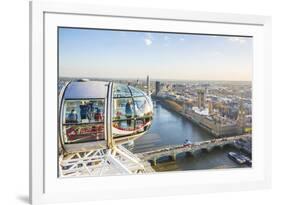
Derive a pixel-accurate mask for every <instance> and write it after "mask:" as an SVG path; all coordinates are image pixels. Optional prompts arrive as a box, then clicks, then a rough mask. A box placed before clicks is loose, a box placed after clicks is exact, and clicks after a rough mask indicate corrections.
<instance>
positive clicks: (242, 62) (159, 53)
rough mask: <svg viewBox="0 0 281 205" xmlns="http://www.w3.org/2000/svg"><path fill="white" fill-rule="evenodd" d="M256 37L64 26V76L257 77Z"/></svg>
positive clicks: (61, 45) (61, 37) (61, 53)
mask: <svg viewBox="0 0 281 205" xmlns="http://www.w3.org/2000/svg"><path fill="white" fill-rule="evenodd" d="M252 52H253V48H252V38H249V37H227V36H210V35H191V34H174V33H172V34H169V33H152V32H128V31H112V30H95V29H70V28H60V29H59V72H60V76H61V77H96V78H139V79H142V78H145V77H146V76H147V75H149V76H150V78H151V79H178V80H241V81H242V80H243V81H245V80H247V81H248V80H251V78H252V73H251V72H252V66H253V65H252V60H253V57H252Z"/></svg>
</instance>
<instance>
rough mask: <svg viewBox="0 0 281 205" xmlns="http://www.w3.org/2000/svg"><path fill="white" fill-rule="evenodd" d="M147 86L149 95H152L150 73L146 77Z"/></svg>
mask: <svg viewBox="0 0 281 205" xmlns="http://www.w3.org/2000/svg"><path fill="white" fill-rule="evenodd" d="M146 87H147V95H150V81H149V75H148V76H147V78H146Z"/></svg>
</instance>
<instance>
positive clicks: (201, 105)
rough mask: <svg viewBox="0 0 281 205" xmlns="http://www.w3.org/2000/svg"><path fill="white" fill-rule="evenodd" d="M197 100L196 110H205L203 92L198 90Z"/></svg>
mask: <svg viewBox="0 0 281 205" xmlns="http://www.w3.org/2000/svg"><path fill="white" fill-rule="evenodd" d="M197 95H198V99H197V103H198V108H205V92H204V90H198V91H197Z"/></svg>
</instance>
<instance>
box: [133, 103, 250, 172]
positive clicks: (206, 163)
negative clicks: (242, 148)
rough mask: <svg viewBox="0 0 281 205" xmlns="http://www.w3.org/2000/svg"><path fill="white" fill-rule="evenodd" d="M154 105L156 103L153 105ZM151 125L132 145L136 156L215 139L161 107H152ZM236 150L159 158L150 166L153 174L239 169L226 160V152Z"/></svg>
mask: <svg viewBox="0 0 281 205" xmlns="http://www.w3.org/2000/svg"><path fill="white" fill-rule="evenodd" d="M154 103H155V102H154ZM153 117H154V119H153V124H152V126H151V128H150V130H149V131H148V133H147V134H145V135H144V136H142V137H140V138H139V139H137V140H136V141H135V142H134V145H133V147H132V148H131V150H132V152H134V153H139V152H145V151H150V150H155V149H157V148H160V147H163V146H168V145H178V144H183V143H184V141H185V139H188V140H190V141H191V142H200V141H205V140H209V139H213V138H214V137H213V136H212V135H211V134H209V133H208V132H206V131H205V130H202V128H200V127H198V126H197V125H195V124H193V123H192V122H190V121H189V120H187V119H185V118H184V117H182V116H181V115H179V114H177V113H175V112H173V111H171V110H168V109H167V108H165V107H164V106H163V105H162V104H160V103H157V104H156V105H155V106H154V116H153ZM231 151H235V152H238V150H237V149H235V148H233V147H229V146H227V147H224V148H215V149H213V150H211V151H209V152H201V151H200V152H197V153H195V154H194V155H188V156H186V155H185V154H181V155H178V157H177V160H176V161H171V160H169V159H168V158H163V159H159V160H158V161H157V165H156V166H153V168H154V169H155V170H156V171H175V170H177V171H183V170H201V169H219V168H238V167H244V166H245V165H242V166H241V165H238V164H236V163H235V162H233V161H232V160H231V159H229V158H228V156H227V153H228V152H231Z"/></svg>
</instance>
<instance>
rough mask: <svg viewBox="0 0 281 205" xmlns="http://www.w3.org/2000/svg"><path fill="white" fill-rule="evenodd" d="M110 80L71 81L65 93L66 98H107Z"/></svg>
mask: <svg viewBox="0 0 281 205" xmlns="http://www.w3.org/2000/svg"><path fill="white" fill-rule="evenodd" d="M107 88H108V82H105V81H84V82H78V81H74V82H70V83H69V85H68V86H67V89H66V90H65V93H64V99H88V98H105V97H106V95H107Z"/></svg>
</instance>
